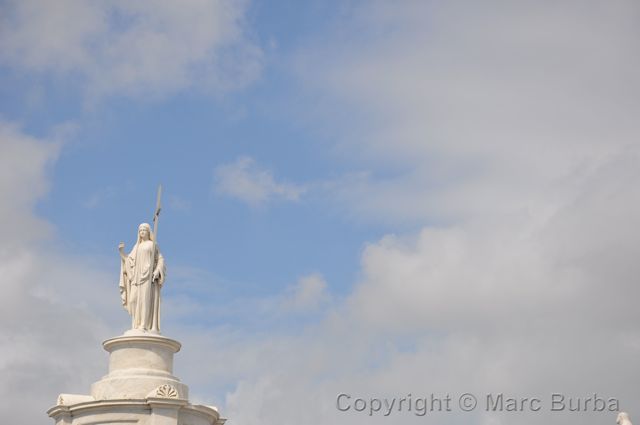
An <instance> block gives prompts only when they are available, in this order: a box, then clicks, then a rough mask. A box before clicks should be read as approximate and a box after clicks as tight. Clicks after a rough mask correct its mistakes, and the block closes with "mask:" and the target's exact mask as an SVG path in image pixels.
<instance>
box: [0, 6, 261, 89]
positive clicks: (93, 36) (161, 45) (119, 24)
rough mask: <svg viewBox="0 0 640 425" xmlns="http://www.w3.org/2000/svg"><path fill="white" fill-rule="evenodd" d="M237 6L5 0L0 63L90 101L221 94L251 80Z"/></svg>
mask: <svg viewBox="0 0 640 425" xmlns="http://www.w3.org/2000/svg"><path fill="white" fill-rule="evenodd" d="M245 7H246V4H245V2H244V1H221V0H212V1H209V0H189V1H181V2H174V1H170V0H166V1H139V2H126V1H95V2H85V1H78V0H64V1H57V2H44V3H43V2H39V1H32V0H27V1H12V2H9V4H7V5H5V6H4V13H3V15H2V18H0V19H1V25H0V40H1V41H0V57H2V59H3V61H4V62H5V63H7V64H9V65H11V66H13V67H15V68H16V69H26V70H29V71H34V72H42V73H47V72H51V71H53V72H54V73H55V74H56V75H58V76H65V77H70V78H72V79H74V81H77V82H78V83H79V84H81V85H82V87H83V88H85V89H86V90H87V92H88V94H89V95H90V96H92V97H96V96H97V97H100V96H104V95H111V94H125V95H138V94H146V95H152V96H154V95H159V96H162V95H166V94H171V93H174V92H176V91H179V90H183V89H192V88H198V89H202V88H204V89H206V90H213V91H219V90H227V89H230V88H235V87H239V86H243V85H246V84H247V83H249V82H250V81H252V80H254V79H255V78H256V77H257V76H258V74H259V72H260V68H261V55H262V53H261V50H260V48H259V47H257V46H256V45H255V44H254V43H252V42H251V41H250V40H249V39H248V37H247V36H246V34H245V32H244V23H243V15H244V11H245Z"/></svg>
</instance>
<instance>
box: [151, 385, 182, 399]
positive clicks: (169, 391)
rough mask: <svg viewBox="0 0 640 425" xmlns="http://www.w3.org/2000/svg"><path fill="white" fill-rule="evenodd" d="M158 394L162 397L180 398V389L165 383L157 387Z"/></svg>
mask: <svg viewBox="0 0 640 425" xmlns="http://www.w3.org/2000/svg"><path fill="white" fill-rule="evenodd" d="M156 396H157V397H162V398H178V390H176V389H175V387H174V386H173V385H169V384H163V385H160V386H159V387H158V389H156Z"/></svg>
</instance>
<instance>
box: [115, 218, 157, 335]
mask: <svg viewBox="0 0 640 425" xmlns="http://www.w3.org/2000/svg"><path fill="white" fill-rule="evenodd" d="M118 249H119V251H120V258H121V260H122V261H121V267H120V283H119V287H120V295H121V297H122V305H123V306H124V308H125V309H126V310H127V311H128V312H129V314H130V315H131V329H138V330H142V331H152V332H160V288H162V284H163V283H164V277H165V273H166V270H165V265H164V258H163V257H162V254H160V250H159V249H158V245H157V244H156V243H155V241H154V237H153V232H151V226H149V224H147V223H142V224H141V225H140V226H139V227H138V239H137V241H136V244H135V246H134V247H133V249H132V250H131V252H130V253H129V255H125V253H124V243H120V245H119V246H118Z"/></svg>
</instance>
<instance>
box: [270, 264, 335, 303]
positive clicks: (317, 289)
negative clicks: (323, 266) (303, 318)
mask: <svg viewBox="0 0 640 425" xmlns="http://www.w3.org/2000/svg"><path fill="white" fill-rule="evenodd" d="M329 299H330V296H329V293H328V292H327V282H325V280H324V278H323V277H322V275H320V274H318V273H314V274H310V275H307V276H303V277H301V278H300V279H298V281H297V282H296V284H295V285H293V286H291V287H289V289H288V290H287V294H286V297H285V298H284V300H283V302H282V304H281V305H280V308H281V309H284V310H285V311H302V312H304V311H314V310H317V309H318V308H319V307H321V306H322V305H324V304H325V303H326V302H327V301H329Z"/></svg>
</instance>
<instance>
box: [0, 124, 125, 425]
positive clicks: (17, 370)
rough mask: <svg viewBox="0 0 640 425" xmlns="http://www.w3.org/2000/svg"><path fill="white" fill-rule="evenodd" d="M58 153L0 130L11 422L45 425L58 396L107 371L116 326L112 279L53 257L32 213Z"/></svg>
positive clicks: (2, 325)
mask: <svg viewBox="0 0 640 425" xmlns="http://www.w3.org/2000/svg"><path fill="white" fill-rule="evenodd" d="M59 149H60V143H59V142H48V141H42V140H38V139H36V138H33V137H30V136H28V135H26V134H24V133H23V132H22V131H20V129H19V128H18V127H17V126H16V125H13V124H10V123H5V122H2V123H0V205H1V207H0V233H2V239H1V240H0V276H2V296H1V297H0V335H1V336H2V338H0V374H1V375H2V377H3V379H2V381H1V382H0V411H2V412H3V415H4V416H5V418H6V420H7V421H9V422H13V423H47V422H48V421H50V420H49V419H48V418H47V417H46V415H45V411H46V409H48V408H49V407H51V406H52V405H53V404H54V403H55V400H56V397H57V395H58V394H59V393H60V392H64V391H68V392H74V391H75V392H83V391H86V389H87V388H88V386H89V385H90V383H91V382H92V380H95V378H96V377H98V376H100V374H101V373H102V372H103V369H104V366H105V365H104V364H103V362H102V356H101V353H100V351H101V348H100V339H101V338H103V337H105V336H108V335H110V334H112V332H114V327H113V325H109V324H107V323H114V322H115V323H117V322H118V320H117V319H116V320H114V321H107V320H105V319H107V318H113V317H115V315H114V314H113V313H114V311H116V309H114V308H113V307H116V308H117V292H113V293H112V297H110V296H109V293H108V290H109V289H108V288H114V286H113V284H110V283H109V280H110V279H109V278H108V277H106V276H105V275H104V274H103V273H102V272H101V271H99V269H98V268H97V267H95V265H94V264H92V263H90V262H89V260H88V259H86V258H81V257H76V258H70V257H66V256H62V255H60V254H58V253H57V250H56V249H55V247H54V246H53V245H54V244H55V240H54V239H53V238H52V237H51V233H52V232H51V231H50V225H49V224H48V223H46V222H45V221H44V220H42V219H41V218H39V217H37V216H36V215H35V214H34V213H33V209H34V207H35V204H36V202H37V201H38V200H39V199H41V198H42V196H44V195H45V193H46V192H47V189H48V186H49V177H48V169H49V167H50V165H51V164H52V163H53V162H54V161H55V159H56V156H57V153H58V151H59ZM111 298H112V299H113V300H114V301H116V304H113V307H112V303H111V302H108V301H107V300H109V299H111ZM124 319H125V318H124V317H123V322H125V320H124Z"/></svg>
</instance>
